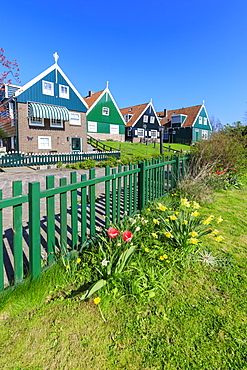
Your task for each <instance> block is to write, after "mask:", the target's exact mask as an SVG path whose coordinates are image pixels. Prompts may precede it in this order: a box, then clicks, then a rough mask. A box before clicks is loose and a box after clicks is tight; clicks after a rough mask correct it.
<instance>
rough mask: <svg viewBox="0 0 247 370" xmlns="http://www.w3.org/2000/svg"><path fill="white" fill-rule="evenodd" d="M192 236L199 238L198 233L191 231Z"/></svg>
mask: <svg viewBox="0 0 247 370" xmlns="http://www.w3.org/2000/svg"><path fill="white" fill-rule="evenodd" d="M190 235H191V236H193V238H194V237H195V236H198V233H197V232H196V231H191V233H190Z"/></svg>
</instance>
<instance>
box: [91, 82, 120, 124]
mask: <svg viewBox="0 0 247 370" xmlns="http://www.w3.org/2000/svg"><path fill="white" fill-rule="evenodd" d="M106 93H108V94H109V95H110V98H111V100H112V102H113V104H114V105H115V108H116V109H117V111H118V113H119V115H120V117H121V119H122V121H123V123H124V125H125V124H126V122H125V121H124V118H123V115H122V113H121V112H120V109H119V108H118V106H117V104H116V102H115V100H114V98H113V96H112V94H111V92H110V90H109V88H108V87H106V88H105V90H103V91H102V93H101V94H100V96H99V97H98V99H96V100H95V102H94V103H93V104H92V105H91V107H90V108H89V110H88V111H87V113H86V115H88V114H89V113H90V112H91V111H92V110H93V108H94V107H95V106H96V105H97V104H98V102H99V101H100V99H101V98H102V96H103V95H104V94H106Z"/></svg>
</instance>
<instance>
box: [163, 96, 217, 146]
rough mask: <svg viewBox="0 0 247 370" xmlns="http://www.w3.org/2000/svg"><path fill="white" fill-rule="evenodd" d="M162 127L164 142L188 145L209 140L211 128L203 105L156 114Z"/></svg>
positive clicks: (165, 110)
mask: <svg viewBox="0 0 247 370" xmlns="http://www.w3.org/2000/svg"><path fill="white" fill-rule="evenodd" d="M157 115H158V117H159V118H160V123H161V125H162V126H163V127H164V136H163V138H164V142H169V143H180V144H187V145H190V144H192V143H195V142H196V141H198V140H206V139H208V138H209V136H210V134H211V132H212V127H211V124H210V121H209V118H208V114H207V110H206V107H205V105H204V103H203V104H201V105H196V106H193V107H187V108H180V109H172V110H167V109H164V111H162V112H157Z"/></svg>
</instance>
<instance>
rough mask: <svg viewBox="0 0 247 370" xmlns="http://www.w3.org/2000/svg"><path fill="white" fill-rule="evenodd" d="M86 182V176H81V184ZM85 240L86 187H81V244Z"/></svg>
mask: <svg viewBox="0 0 247 370" xmlns="http://www.w3.org/2000/svg"><path fill="white" fill-rule="evenodd" d="M86 180H87V175H85V174H84V175H81V182H82V184H83V182H85V181H86ZM86 240H87V187H86V186H82V187H81V244H82V245H84V243H85V242H86Z"/></svg>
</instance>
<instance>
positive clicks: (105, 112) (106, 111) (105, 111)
mask: <svg viewBox="0 0 247 370" xmlns="http://www.w3.org/2000/svg"><path fill="white" fill-rule="evenodd" d="M102 114H103V116H109V114H110V109H109V108H107V107H103V108H102Z"/></svg>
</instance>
